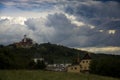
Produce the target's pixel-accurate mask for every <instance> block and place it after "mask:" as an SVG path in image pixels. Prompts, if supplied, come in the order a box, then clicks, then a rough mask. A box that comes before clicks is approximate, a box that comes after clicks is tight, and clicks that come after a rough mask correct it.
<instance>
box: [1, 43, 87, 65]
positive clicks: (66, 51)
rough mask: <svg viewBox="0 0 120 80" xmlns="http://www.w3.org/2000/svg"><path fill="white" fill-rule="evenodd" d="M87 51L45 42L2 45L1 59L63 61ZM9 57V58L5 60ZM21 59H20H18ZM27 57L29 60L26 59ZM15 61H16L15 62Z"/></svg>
mask: <svg viewBox="0 0 120 80" xmlns="http://www.w3.org/2000/svg"><path fill="white" fill-rule="evenodd" d="M85 53H88V52H87V51H81V50H76V49H73V48H68V47H65V46H62V45H56V44H51V43H44V44H40V45H38V44H37V45H36V46H34V47H32V48H16V47H15V46H14V45H9V46H2V45H1V46H0V57H1V58H0V59H3V61H11V60H12V61H11V62H13V61H23V60H24V62H25V61H29V59H32V58H36V57H38V58H40V57H43V58H45V59H46V60H47V61H48V62H51V61H52V62H53V61H54V62H55V63H63V62H69V63H71V61H73V59H76V58H77V57H78V54H79V56H80V58H82V56H84V54H85ZM4 59H8V60H4ZM18 59H19V60H18ZM26 59H27V60H26ZM13 63H14V62H13Z"/></svg>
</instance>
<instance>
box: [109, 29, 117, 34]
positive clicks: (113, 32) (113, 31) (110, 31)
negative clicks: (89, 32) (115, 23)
mask: <svg viewBox="0 0 120 80" xmlns="http://www.w3.org/2000/svg"><path fill="white" fill-rule="evenodd" d="M115 32H116V30H108V33H109V34H115Z"/></svg>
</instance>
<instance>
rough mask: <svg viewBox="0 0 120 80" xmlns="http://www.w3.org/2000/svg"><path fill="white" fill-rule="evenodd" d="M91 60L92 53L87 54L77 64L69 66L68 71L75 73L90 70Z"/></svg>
mask: <svg viewBox="0 0 120 80" xmlns="http://www.w3.org/2000/svg"><path fill="white" fill-rule="evenodd" d="M77 61H79V60H77ZM90 62H91V57H90V54H85V55H84V57H83V58H82V59H81V60H80V61H79V62H78V63H77V64H74V65H70V66H68V67H67V72H75V73H80V72H89V67H90Z"/></svg>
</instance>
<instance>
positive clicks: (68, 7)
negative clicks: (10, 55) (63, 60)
mask: <svg viewBox="0 0 120 80" xmlns="http://www.w3.org/2000/svg"><path fill="white" fill-rule="evenodd" d="M0 4H1V6H0V43H1V44H10V43H13V42H17V41H19V40H21V38H22V37H23V35H24V34H27V35H28V36H29V37H31V38H33V40H34V41H36V42H38V43H44V42H52V43H56V44H62V45H65V46H68V47H75V48H79V47H81V48H85V47H89V48H90V47H92V48H91V49H92V50H93V47H94V49H95V47H100V48H102V47H104V48H105V47H106V48H107V47H109V46H112V47H120V40H119V39H120V15H119V14H120V3H119V2H118V1H104V0H99V1H98V0H97V1H96V0H86V1H85V0H74V1H72V0H51V1H49V0H35V1H33V0H11V1H8V0H1V1H0ZM73 5H74V6H73ZM100 50H101V49H100ZM102 50H103V48H102ZM117 50H118V49H117ZM104 51H105V49H104ZM118 51H119V50H118ZM96 52H97V51H96ZM105 52H107V51H105ZM112 52H115V51H112ZM117 54H118V53H117Z"/></svg>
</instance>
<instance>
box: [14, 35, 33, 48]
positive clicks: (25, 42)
mask: <svg viewBox="0 0 120 80" xmlns="http://www.w3.org/2000/svg"><path fill="white" fill-rule="evenodd" d="M14 45H15V46H16V47H17V48H31V47H33V45H34V43H33V40H32V39H31V38H27V36H26V35H24V38H23V39H22V40H21V41H20V42H16V43H14Z"/></svg>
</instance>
